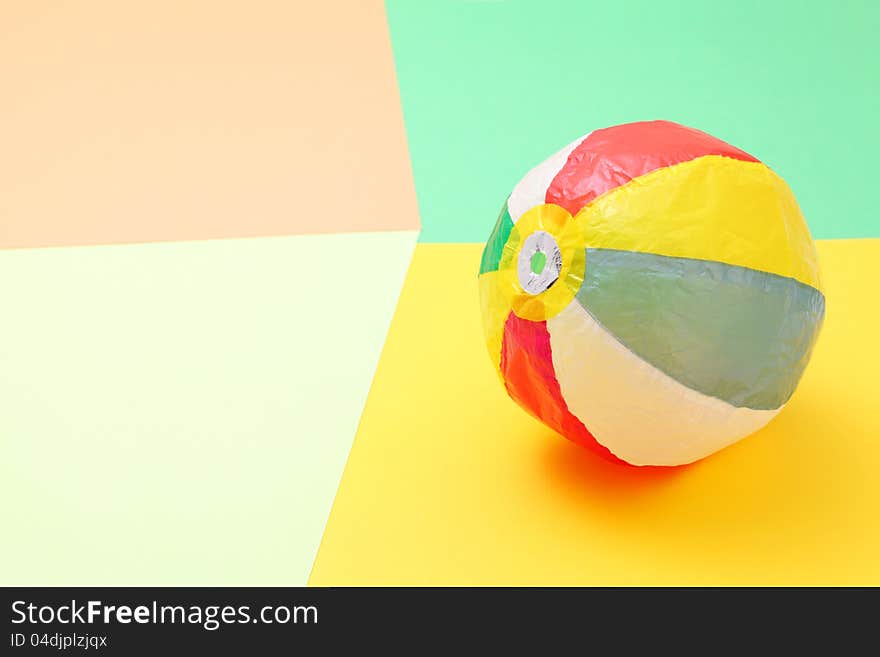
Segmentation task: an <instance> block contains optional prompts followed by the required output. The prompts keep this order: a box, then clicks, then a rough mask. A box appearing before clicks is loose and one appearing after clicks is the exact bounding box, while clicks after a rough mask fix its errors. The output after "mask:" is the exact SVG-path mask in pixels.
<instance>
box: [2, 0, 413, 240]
mask: <svg viewBox="0 0 880 657" xmlns="http://www.w3.org/2000/svg"><path fill="white" fill-rule="evenodd" d="M0 90H2V91H0V98H2V109H0V247H32V246H49V245H73V244H77V245H79V244H102V243H118V242H140V241H158V240H185V239H204V238H218V237H247V236H266V235H283V234H300V233H323V232H337V231H364V230H383V229H386V230H393V229H415V228H418V213H417V208H416V200H415V191H414V188H413V184H412V174H411V172H410V166H409V157H408V154H407V147H406V137H405V134H404V128H403V119H402V113H401V110H400V101H399V96H398V92H397V85H396V80H395V75H394V64H393V60H392V55H391V46H390V42H389V38H388V29H387V25H386V22H385V14H384V8H383V4H382V2H380V1H378V0H371V1H358V2H265V1H257V2H247V3H244V2H208V1H201V0H197V1H192V0H186V1H183V2H172V1H170V0H158V1H153V2H109V1H86V2H70V3H61V2H43V1H41V2H25V1H24V0H13V1H12V2H3V3H2V4H0Z"/></svg>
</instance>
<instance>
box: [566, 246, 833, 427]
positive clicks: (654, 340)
mask: <svg viewBox="0 0 880 657" xmlns="http://www.w3.org/2000/svg"><path fill="white" fill-rule="evenodd" d="M577 299H578V301H579V302H580V303H581V305H583V306H584V308H586V309H587V311H589V312H590V313H591V314H592V315H593V316H594V317H595V318H596V320H597V321H598V322H600V323H601V324H602V325H604V326H605V327H606V328H607V329H608V330H609V331H610V332H611V333H612V334H613V335H614V336H615V337H616V338H617V339H618V340H619V341H620V342H621V343H622V344H624V345H625V346H626V347H627V348H629V349H630V350H631V351H632V352H634V353H635V354H637V355H638V356H639V357H641V358H642V359H644V360H645V361H647V362H648V363H650V364H652V365H653V366H655V367H656V368H658V369H659V370H661V371H662V372H664V373H666V374H667V375H669V376H671V377H672V378H674V379H676V380H677V381H679V382H681V383H683V384H684V385H686V386H688V387H690V388H693V389H694V390H697V391H699V392H702V393H704V394H706V395H709V396H712V397H717V398H718V399H722V400H724V401H726V402H728V403H730V404H732V405H733V406H738V407H747V408H752V409H756V410H760V409H775V408H779V407H780V406H781V405H782V404H784V403H785V402H786V401H787V400H788V398H789V397H790V396H791V394H792V393H793V392H794V389H795V387H796V386H797V383H798V381H799V380H800V378H801V375H802V374H803V371H804V368H805V367H806V364H807V361H808V360H809V357H810V352H811V350H812V348H813V344H814V342H815V340H816V337H817V335H818V332H819V328H820V327H821V324H822V318H823V317H824V313H825V299H824V297H823V296H822V294H821V293H820V292H819V291H818V290H816V289H814V288H812V287H810V286H808V285H804V284H803V283H799V282H798V281H795V280H794V279H791V278H785V277H782V276H777V275H775V274H768V273H765V272H760V271H755V270H753V269H748V268H745V267H736V266H732V265H726V264H723V263H720V262H714V261H708V260H695V259H689V258H672V257H667V256H659V255H654V254H651V253H636V252H632V251H616V250H611V249H587V267H586V273H585V276H584V283H583V285H582V287H581V289H580V291H579V292H578V294H577Z"/></svg>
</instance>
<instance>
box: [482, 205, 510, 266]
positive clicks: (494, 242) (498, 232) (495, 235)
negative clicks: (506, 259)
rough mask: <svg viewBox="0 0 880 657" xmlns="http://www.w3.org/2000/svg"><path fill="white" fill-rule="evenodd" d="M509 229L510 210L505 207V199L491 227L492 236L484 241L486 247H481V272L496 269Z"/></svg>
mask: <svg viewBox="0 0 880 657" xmlns="http://www.w3.org/2000/svg"><path fill="white" fill-rule="evenodd" d="M511 230H513V220H512V219H511V218H510V211H509V210H508V209H507V201H505V202H504V207H503V208H501V214H499V215H498V221H496V222H495V228H494V229H492V236H491V237H490V238H489V241H488V242H486V248H485V249H483V259H482V260H481V261H480V273H481V274H485V273H486V272H487V271H497V270H498V263H499V262H501V252H502V251H503V250H504V244H505V243H506V242H507V238H508V237H510V231H511Z"/></svg>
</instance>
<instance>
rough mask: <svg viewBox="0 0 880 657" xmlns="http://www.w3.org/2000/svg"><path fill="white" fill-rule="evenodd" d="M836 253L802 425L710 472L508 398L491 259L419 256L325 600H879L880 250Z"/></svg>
mask: <svg viewBox="0 0 880 657" xmlns="http://www.w3.org/2000/svg"><path fill="white" fill-rule="evenodd" d="M818 249H819V256H820V260H821V263H822V267H823V273H824V276H825V283H826V293H827V318H826V323H825V328H824V330H823V334H822V336H821V337H820V339H819V343H818V345H817V348H816V351H815V354H814V357H813V361H812V363H811V364H810V366H809V367H808V368H807V371H806V374H805V376H804V379H803V381H802V382H801V386H800V388H799V390H798V391H797V392H796V394H795V396H794V397H793V399H792V400H791V401H790V403H789V404H788V406H787V407H786V408H785V409H784V410H783V411H782V412H781V413H780V415H779V416H778V417H777V418H776V419H775V420H774V421H772V422H771V423H770V424H769V425H768V426H767V427H766V428H765V429H763V430H761V431H760V432H758V433H757V434H755V435H754V436H752V437H750V438H747V439H745V440H743V441H741V442H739V443H737V444H736V445H734V446H732V447H730V448H728V449H726V450H723V451H722V452H720V453H718V454H716V455H714V456H712V457H709V458H708V459H705V460H703V461H701V462H698V463H696V464H693V465H690V466H684V467H680V468H671V469H662V468H650V469H639V468H632V467H626V466H622V465H617V464H614V463H610V462H606V461H603V460H600V459H599V458H597V457H594V456H593V455H592V454H591V453H589V452H588V451H587V450H584V449H582V448H580V447H578V446H576V445H574V444H572V443H569V442H568V441H566V440H564V439H563V438H561V437H559V436H558V435H556V434H554V433H553V432H552V431H550V430H549V429H546V428H545V427H543V425H541V424H540V423H539V422H537V421H536V420H533V419H532V418H530V417H529V416H527V415H526V414H525V412H524V411H522V410H520V409H519V408H518V407H517V406H516V405H515V404H514V402H512V401H511V400H510V399H508V398H507V396H506V394H505V392H504V391H503V389H502V387H501V385H500V384H499V382H498V378H497V375H496V373H495V372H494V371H493V368H492V365H491V363H490V361H489V357H488V355H487V354H486V350H485V344H484V341H483V339H482V334H481V328H480V312H479V307H478V301H477V284H476V274H477V269H478V266H479V258H480V251H481V247H480V246H479V245H457V244H444V245H440V244H436V245H429V244H422V245H419V246H418V247H417V251H416V256H415V258H414V260H413V263H412V265H411V268H410V272H409V274H408V277H407V281H406V284H405V287H404V291H403V294H402V297H401V300H400V303H399V306H398V309H397V312H396V315H395V319H394V322H393V324H392V328H391V331H390V333H389V336H388V340H387V342H386V345H385V349H384V352H383V355H382V359H381V362H380V365H379V368H378V370H377V374H376V378H375V380H374V382H373V387H372V390H371V392H370V396H369V399H368V402H367V406H366V410H365V412H364V415H363V417H362V419H361V425H360V428H359V430H358V434H357V437H356V439H355V444H354V447H353V449H352V452H351V454H350V456H349V461H348V465H347V467H346V471H345V475H344V477H343V480H342V484H341V486H340V488H339V491H338V492H337V497H336V501H335V504H334V507H333V511H332V513H331V515H330V519H329V521H328V525H327V529H326V531H325V534H324V538H323V541H322V544H321V548H320V550H319V553H318V557H317V559H316V561H315V565H314V568H313V571H312V575H311V579H310V584H312V585H319V586H324V585H359V584H382V585H392V584H403V585H409V584H413V585H417V584H439V585H454V584H473V585H481V584H487V585H488V584H499V585H528V584H536V585H537V584H543V585H567V584H572V585H576V584H582V585H590V584H647V585H654V584H658V585H659V584H673V585H674V584H792V585H799V584H803V585H806V584H875V585H876V584H880V561H878V555H880V476H878V474H880V404H878V393H877V387H876V381H877V372H878V369H880V350H878V349H877V344H876V334H877V330H878V319H880V317H878V310H877V303H876V297H877V292H876V285H877V281H878V280H880V240H840V241H824V242H819V243H818Z"/></svg>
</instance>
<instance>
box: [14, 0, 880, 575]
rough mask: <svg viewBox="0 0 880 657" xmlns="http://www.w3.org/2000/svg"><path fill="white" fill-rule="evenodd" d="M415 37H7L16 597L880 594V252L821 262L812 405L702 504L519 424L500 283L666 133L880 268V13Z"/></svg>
mask: <svg viewBox="0 0 880 657" xmlns="http://www.w3.org/2000/svg"><path fill="white" fill-rule="evenodd" d="M385 9H386V13H387V23H386V19H385V16H384V15H383V4H382V2H380V1H379V0H370V1H367V0H363V1H359V2H345V3H343V2H339V1H338V0H337V1H335V2H327V3H301V2H297V3H284V2H276V1H274V0H256V1H255V2H250V3H247V4H246V5H243V4H241V3H235V2H204V1H202V0H194V1H193V2H186V3H175V2H170V1H168V0H162V1H160V2H130V3H113V2H109V1H107V0H88V1H86V2H78V3H61V4H59V3H31V2H24V1H23V0H22V1H14V2H6V3H3V4H2V7H0V87H2V89H3V90H4V94H5V95H4V98H3V100H4V102H3V103H2V104H0V303H2V309H3V310H2V317H0V457H2V458H0V462H2V465H0V523H2V524H3V526H4V528H5V530H4V541H2V542H0V583H2V584H109V585H113V584H115V585H124V584H169V585H187V584H206V585H223V584H229V585H234V584H253V585H260V584H265V585H283V584H303V583H305V582H306V581H307V578H308V574H309V572H310V570H311V571H312V575H311V583H312V584H319V585H320V584H358V583H375V584H393V583H436V584H454V583H498V584H517V583H518V584H578V583H609V584H610V583H677V584H684V583H759V584H768V583H793V584H807V583H878V582H880V573H878V571H877V565H876V557H875V555H876V553H877V551H878V549H880V533H878V523H877V518H878V517H880V494H878V487H877V483H876V477H875V476H874V472H875V471H876V470H877V468H878V466H880V462H878V448H877V440H876V436H877V434H878V432H880V428H878V420H877V414H876V409H875V408H874V407H875V406H876V395H875V394H874V383H873V382H874V378H875V377H874V374H873V373H874V372H875V371H876V369H877V367H878V366H880V363H878V362H877V361H876V355H877V350H876V349H875V348H874V346H873V334H874V332H875V331H874V327H875V326H876V324H877V320H878V317H877V313H876V309H875V307H874V305H873V304H872V303H871V301H872V300H873V297H874V296H876V295H875V294H874V289H873V287H872V286H873V284H874V282H875V281H876V280H878V277H880V272H878V271H877V267H876V263H877V262H878V261H880V248H878V242H877V240H851V241H850V240H847V241H845V242H839V243H838V242H825V243H823V244H821V245H820V255H821V256H822V258H823V262H822V265H823V268H824V270H825V275H826V278H827V283H828V286H829V288H828V289H829V306H828V323H827V326H826V332H825V335H823V337H822V338H821V339H820V342H819V345H818V348H817V352H816V358H815V361H814V363H813V364H812V365H811V366H810V367H809V368H808V370H807V375H806V378H805V380H804V384H803V386H802V390H800V391H799V392H798V393H797V394H796V395H795V397H794V399H793V401H792V404H791V407H790V408H787V409H786V410H785V412H784V413H783V414H782V415H780V417H779V418H778V419H777V420H776V421H774V422H773V423H771V425H770V426H768V428H767V429H765V430H764V431H762V432H761V433H760V434H759V435H757V436H755V437H753V438H749V439H747V440H745V441H743V442H742V443H741V444H738V445H736V446H734V447H732V448H731V449H729V450H725V451H724V452H722V453H720V454H718V455H717V456H715V457H712V458H710V459H708V460H706V461H705V462H702V463H699V464H696V465H695V466H691V467H689V468H686V469H683V470H681V471H675V472H670V473H657V472H654V471H635V470H624V471H619V470H613V469H611V466H610V465H609V464H606V463H604V462H601V461H597V460H595V459H593V458H592V457H591V456H590V455H589V454H586V453H585V452H584V451H583V450H579V449H578V448H577V447H575V446H573V445H571V444H569V443H567V442H565V441H564V440H562V439H561V438H559V437H558V436H555V435H553V434H552V432H549V431H548V430H547V429H545V428H544V427H542V426H541V425H540V424H538V423H536V422H535V421H533V420H532V419H530V418H529V417H528V416H527V415H526V414H524V413H523V412H522V411H521V410H520V409H519V408H518V407H516V405H515V404H514V403H513V402H511V401H510V400H509V399H508V398H507V397H506V396H505V394H504V391H503V389H502V388H501V386H500V385H499V384H498V382H497V380H496V379H495V377H494V374H493V372H492V366H491V364H490V362H489V359H488V357H487V356H486V354H485V349H484V347H483V344H482V339H481V337H480V334H479V328H478V322H479V309H478V300H477V287H476V273H477V269H478V260H479V250H480V244H479V243H481V242H483V240H485V239H486V238H487V237H488V235H489V233H490V230H491V227H492V224H493V222H494V220H495V218H496V217H497V213H498V209H499V207H500V206H501V203H502V201H503V199H504V197H505V196H506V195H507V194H508V193H509V191H510V189H511V188H512V186H513V185H514V184H515V183H516V182H517V180H519V178H520V177H521V176H522V174H523V173H524V172H525V171H526V170H527V169H528V168H529V167H531V166H532V165H534V164H536V163H537V162H539V161H540V160H542V159H543V158H545V157H546V156H547V155H548V154H550V153H552V152H553V151H554V150H555V149H557V148H558V147H560V146H562V145H563V144H565V143H567V142H569V141H570V140H571V139H573V138H574V137H576V136H579V135H581V134H583V133H584V132H585V131H588V130H590V129H592V128H595V127H601V126H605V125H611V124H616V123H621V122H625V121H630V120H638V119H646V118H667V119H672V120H676V121H680V122H683V123H686V124H690V125H694V126H696V127H699V128H702V129H704V130H707V131H708V132H711V133H713V134H716V135H717V136H719V137H721V138H724V139H726V140H728V141H730V142H731V143H733V144H735V145H737V146H739V147H742V148H744V149H746V150H748V151H750V152H752V153H753V154H754V155H756V156H757V157H759V158H761V159H763V160H764V161H766V162H767V163H768V164H770V165H771V166H772V167H774V168H775V169H776V170H777V171H778V172H779V173H780V174H782V175H783V176H784V177H785V178H786V179H787V180H788V181H789V183H790V184H791V186H792V188H793V189H794V191H795V193H796V194H797V196H798V199H799V201H800V202H801V205H802V207H803V210H804V213H805V215H806V216H807V219H808V221H809V223H810V227H811V229H812V231H813V233H814V235H815V236H816V237H820V238H838V237H849V238H862V237H877V236H880V221H878V220H877V218H876V217H877V213H876V212H875V210H874V203H873V198H872V196H871V194H870V192H871V190H872V189H873V187H874V185H873V176H874V171H873V160H874V157H873V153H874V152H876V151H877V150H878V146H880V131H878V130H877V129H876V127H875V125H874V122H875V120H876V116H877V115H878V113H880V112H878V110H880V94H878V88H880V84H878V82H880V80H878V76H880V54H878V53H880V51H878V50H877V48H876V47H874V45H873V43H874V40H875V34H876V32H877V31H878V28H880V9H878V5H877V4H876V3H871V2H867V1H862V2H853V1H849V2H842V3H837V4H836V5H833V6H832V5H828V4H827V3H820V2H812V1H811V2H805V3H801V2H793V1H792V2H774V3H762V2H757V1H756V0H750V1H748V2H743V3H733V4H731V3H728V4H726V5H707V4H704V3H698V2H696V1H695V0H686V1H684V2H680V3H675V4H674V6H669V5H668V4H667V5H663V4H662V3H661V4H658V3H656V2H653V3H651V2H647V1H645V2H623V3H607V2H606V3H600V2H575V1H573V0H572V1H570V2H562V1H548V2H538V1H534V2H525V1H516V2H514V1H501V2H491V1H489V2H478V1H477V2H463V1H440V0H426V1H423V2H408V1H405V0H389V2H388V3H387V4H386V5H385ZM389 28H390V29H389ZM389 35H390V37H391V39H390V40H389ZM392 54H393V59H392ZM395 69H396V73H395ZM398 88H399V93H398ZM404 120H405V129H404ZM407 142H408V152H407ZM410 159H411V160H412V167H411V166H410ZM414 179H415V186H414ZM417 200H418V205H417ZM419 214H421V217H422V229H423V230H422V234H421V240H422V241H424V242H451V243H452V244H423V245H420V246H419V247H418V249H417V251H416V255H415V257H414V259H413V260H412V264H411V265H410V257H411V254H412V251H413V246H414V243H415V241H416V238H417V233H416V229H417V228H418V226H419ZM370 231H373V232H370ZM305 233H335V234H333V235H326V234H325V235H320V236H316V235H305ZM245 237H248V238H252V239H242V238H245ZM216 238H222V239H216ZM132 242H156V243H152V244H131V243H132ZM463 242H472V243H473V244H462V243H463ZM95 244H104V245H106V246H91V245H95ZM46 246H52V247H54V248H50V249H47V248H35V247H46ZM408 266H409V267H410V271H409V274H407V273H406V272H407V267H408ZM404 278H406V283H405V290H406V292H405V293H404V295H403V297H402V298H401V301H400V303H399V304H398V303H397V297H398V293H399V290H400V289H401V284H402V282H403V280H404ZM395 305H397V311H396V314H395V310H394V308H395ZM392 315H394V320H393V323H392V327H393V328H392V330H391V332H390V333H389V334H388V337H387V340H386V329H387V327H388V326H389V323H390V322H391V318H392ZM383 344H384V347H383ZM380 351H381V353H382V356H381V359H380ZM377 362H378V363H379V366H378V369H376V363H377ZM374 373H376V376H375V380H373V377H374ZM371 381H372V382H373V385H372V388H370V386H371ZM368 389H370V394H369V400H368V402H367V406H366V409H364V401H365V400H366V399H367V391H368ZM362 411H363V416H362V415H361V414H362ZM355 431H357V437H356V439H355V440H356V444H355V448H354V450H353V451H352V452H351V454H349V447H350V445H351V442H352V438H353V436H354V435H355ZM346 459H348V464H347V465H346ZM343 468H344V469H345V474H344V475H342V485H341V486H340V487H339V489H338V491H337V484H338V482H339V481H340V475H341V473H342V472H343ZM334 495H336V502H335V504H333V499H334ZM331 505H333V509H334V510H333V512H332V515H331V516H330V520H329V524H328V525H327V531H326V533H325V532H324V528H325V523H327V518H328V513H329V510H330V508H331ZM322 535H323V539H322ZM319 542H320V543H321V548H320V550H319V551H318V545H319ZM316 551H317V552H318V557H317V558H315V554H316Z"/></svg>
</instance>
